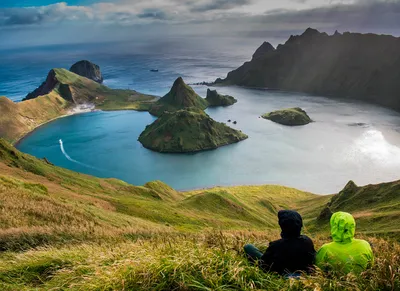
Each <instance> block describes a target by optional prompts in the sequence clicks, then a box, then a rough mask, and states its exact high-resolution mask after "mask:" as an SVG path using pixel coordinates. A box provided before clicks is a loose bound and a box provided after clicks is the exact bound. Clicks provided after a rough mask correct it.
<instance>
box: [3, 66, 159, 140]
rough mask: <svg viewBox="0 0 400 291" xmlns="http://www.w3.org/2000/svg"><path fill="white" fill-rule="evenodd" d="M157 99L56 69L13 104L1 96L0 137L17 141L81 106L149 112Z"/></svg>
mask: <svg viewBox="0 0 400 291" xmlns="http://www.w3.org/2000/svg"><path fill="white" fill-rule="evenodd" d="M156 100H157V99H156V97H154V96H150V95H144V94H140V93H138V92H136V91H132V90H115V89H110V88H108V87H106V86H103V85H101V84H99V83H96V82H94V81H92V80H90V79H87V78H85V77H81V76H79V75H77V74H75V73H72V72H70V71H68V70H65V69H53V70H51V71H50V72H49V74H48V76H47V79H46V81H45V82H44V83H43V84H42V85H41V86H40V87H39V88H38V89H36V90H35V91H33V92H32V93H30V94H28V95H27V97H26V99H25V100H24V101H22V102H18V103H14V102H12V101H11V100H9V99H7V98H6V97H0V112H1V115H0V137H3V138H5V139H7V140H8V141H10V142H16V141H17V140H19V139H20V138H21V137H23V136H24V135H26V134H27V133H29V132H30V131H32V130H33V129H35V128H36V127H38V126H40V125H41V124H44V123H46V122H49V121H50V120H52V119H55V118H59V117H61V116H64V115H68V114H70V110H71V109H72V108H73V107H75V106H76V105H79V104H87V103H90V104H93V105H94V106H95V108H97V109H102V110H123V109H131V110H147V109H148V108H149V106H150V105H151V104H152V103H154V102H155V101H156Z"/></svg>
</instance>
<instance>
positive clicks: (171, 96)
mask: <svg viewBox="0 0 400 291" xmlns="http://www.w3.org/2000/svg"><path fill="white" fill-rule="evenodd" d="M207 107H208V103H207V101H206V100H205V99H204V98H201V97H200V96H199V95H197V94H196V92H194V90H193V89H192V88H191V87H190V86H188V85H186V84H185V82H184V81H183V79H182V78H181V77H179V78H178V79H176V80H175V82H174V84H173V85H172V88H171V90H170V91H169V92H168V93H167V94H166V95H165V96H164V97H162V98H161V99H160V100H158V101H157V102H156V103H154V104H153V105H152V106H151V107H150V109H149V112H150V114H152V115H154V116H161V115H162V114H163V113H164V112H165V111H168V112H173V111H177V110H181V109H185V108H197V109H200V110H204V109H206V108H207Z"/></svg>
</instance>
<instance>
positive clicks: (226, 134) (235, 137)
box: [139, 108, 247, 153]
mask: <svg viewBox="0 0 400 291" xmlns="http://www.w3.org/2000/svg"><path fill="white" fill-rule="evenodd" d="M246 138H247V135H245V134H243V133H242V132H240V131H238V130H235V129H233V128H230V127H228V126H226V125H225V124H223V123H220V122H216V121H215V120H213V119H212V118H211V117H210V116H208V115H207V114H206V113H205V112H204V111H202V110H200V109H194V108H192V109H187V110H186V109H185V110H179V111H175V112H165V113H164V114H163V115H162V116H161V117H160V118H158V119H157V120H156V121H155V122H154V123H152V124H151V125H149V126H147V127H146V129H145V130H144V131H143V132H142V133H141V135H140V136H139V141H140V142H141V143H142V145H143V146H144V147H145V148H148V149H150V150H153V151H157V152H161V153H191V152H198V151H204V150H211V149H216V148H218V147H221V146H224V145H228V144H232V143H237V142H239V141H242V140H244V139H246Z"/></svg>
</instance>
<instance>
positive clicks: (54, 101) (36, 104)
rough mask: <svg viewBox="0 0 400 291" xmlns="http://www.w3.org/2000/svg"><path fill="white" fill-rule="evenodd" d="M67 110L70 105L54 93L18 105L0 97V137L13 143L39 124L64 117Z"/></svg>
mask: <svg viewBox="0 0 400 291" xmlns="http://www.w3.org/2000/svg"><path fill="white" fill-rule="evenodd" d="M69 108H71V103H70V102H68V101H67V100H65V99H64V98H62V97H61V96H60V95H58V94H57V93H56V92H52V93H50V94H48V95H45V96H41V97H38V98H36V99H32V100H27V101H24V102H20V103H14V102H13V101H11V100H10V99H7V98H6V97H0V112H1V114H0V136H1V137H3V138H5V139H7V140H8V141H10V142H15V141H17V140H18V139H20V138H21V137H23V136H24V135H25V134H27V133H28V132H30V131H32V130H33V129H35V128H36V127H38V126H40V125H41V124H43V123H46V122H48V121H50V120H52V119H54V118H58V117H60V116H63V115H66V114H67V113H68V109H69Z"/></svg>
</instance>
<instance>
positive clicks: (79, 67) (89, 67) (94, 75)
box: [69, 60, 104, 84]
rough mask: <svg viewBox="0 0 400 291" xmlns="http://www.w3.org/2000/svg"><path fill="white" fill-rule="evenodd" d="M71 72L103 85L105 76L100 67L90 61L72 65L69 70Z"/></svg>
mask: <svg viewBox="0 0 400 291" xmlns="http://www.w3.org/2000/svg"><path fill="white" fill-rule="evenodd" d="M69 70H70V71H71V72H73V73H75V74H77V75H80V76H82V77H85V78H88V79H90V80H93V81H95V82H97V83H100V84H101V83H103V80H104V79H103V75H102V74H101V71H100V67H99V66H98V65H96V64H94V63H92V62H89V61H86V60H84V61H79V62H77V63H75V64H73V65H72V67H71V68H70V69H69Z"/></svg>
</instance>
